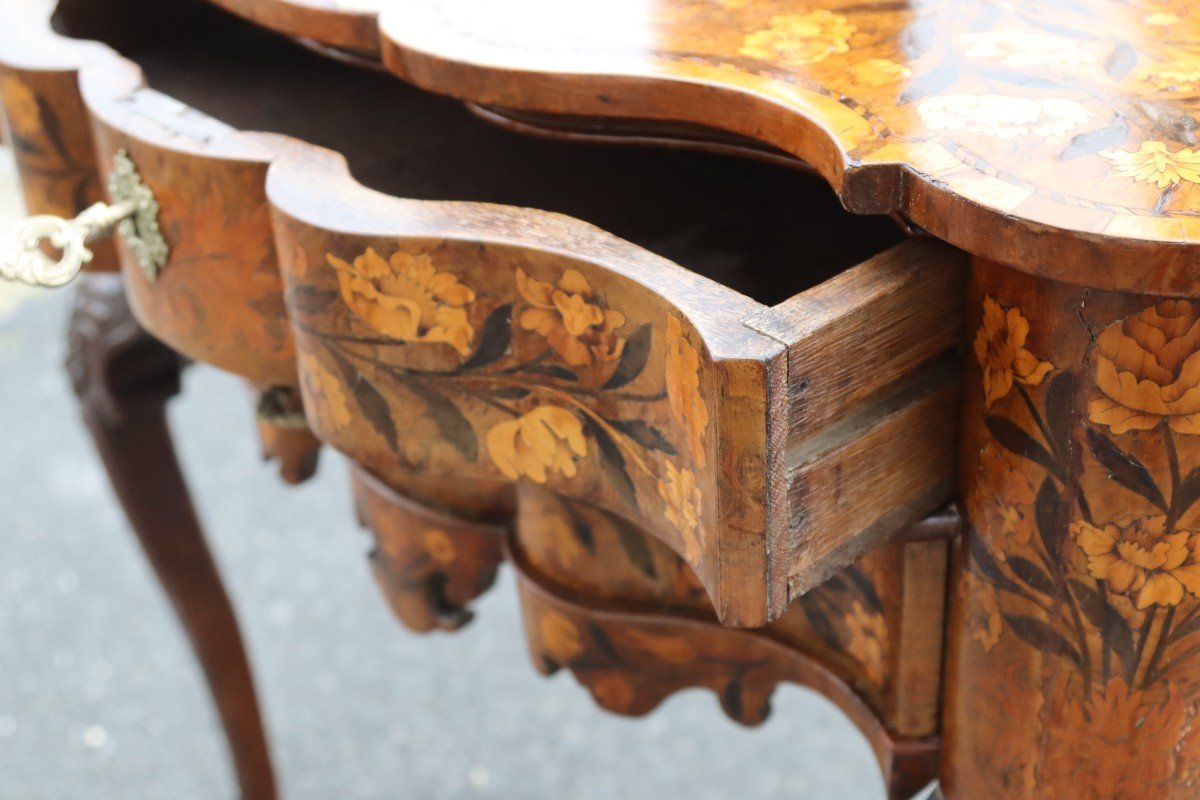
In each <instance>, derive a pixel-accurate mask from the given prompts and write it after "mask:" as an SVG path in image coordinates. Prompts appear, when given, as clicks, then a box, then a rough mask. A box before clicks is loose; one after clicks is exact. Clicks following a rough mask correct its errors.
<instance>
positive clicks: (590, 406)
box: [289, 248, 710, 564]
mask: <svg viewBox="0 0 1200 800" xmlns="http://www.w3.org/2000/svg"><path fill="white" fill-rule="evenodd" d="M326 260H327V262H328V264H329V266H330V267H332V271H333V275H334V276H336V280H337V292H336V296H337V297H340V299H341V301H342V303H343V304H344V307H345V309H346V310H348V311H349V316H348V317H347V316H345V315H344V314H338V313H336V312H335V313H334V314H332V315H330V314H316V313H315V312H316V311H319V310H320V309H313V308H312V304H313V303H314V302H316V301H315V300H314V299H312V298H320V297H328V295H329V293H328V292H327V290H323V289H321V288H320V287H318V286H295V285H293V286H291V287H290V290H289V291H290V292H291V293H292V296H293V297H294V298H301V297H303V298H306V299H303V300H301V299H295V300H294V301H293V302H295V303H300V304H301V305H303V307H304V309H305V311H307V312H309V313H310V314H313V315H314V316H313V320H314V321H320V322H321V323H322V326H323V325H324V324H328V320H329V319H331V318H344V319H345V325H346V327H347V329H348V331H349V332H348V333H347V332H344V331H338V332H325V331H323V330H320V329H319V328H318V326H316V325H311V324H308V323H303V325H302V327H303V330H304V331H305V333H306V334H308V335H310V336H313V337H315V338H317V339H318V340H319V341H321V342H322V343H323V345H324V350H325V352H326V353H327V355H328V358H319V357H318V352H319V351H313V350H305V351H303V353H302V355H301V358H300V363H299V366H300V374H301V381H302V388H303V396H304V398H305V403H306V409H307V411H308V414H309V418H310V421H311V422H312V424H313V426H314V428H316V429H317V430H319V431H323V432H325V433H327V434H336V433H337V432H338V431H340V430H342V429H344V428H347V427H349V426H350V425H351V424H352V423H353V422H354V421H355V420H365V421H366V422H367V423H369V424H370V425H371V426H372V427H373V428H374V429H375V431H376V432H377V433H378V434H380V435H381V436H382V437H383V438H384V440H385V441H386V442H387V443H388V444H389V445H390V446H391V447H392V449H393V450H395V451H396V452H397V454H398V455H401V454H403V455H404V456H405V457H407V452H408V450H409V445H410V444H411V443H412V442H415V441H420V442H422V443H424V445H425V450H426V451H429V452H434V450H435V445H436V452H437V453H441V454H443V455H438V456H430V455H428V454H427V455H426V457H425V461H426V462H427V461H428V459H429V458H431V457H437V458H444V457H446V456H445V454H447V453H449V452H450V451H456V452H457V453H458V454H459V455H460V456H461V457H462V458H463V459H465V461H466V462H468V463H478V461H479V459H480V456H481V455H483V456H485V457H486V458H487V459H488V460H490V462H491V466H492V467H493V468H494V470H495V473H496V474H498V475H501V476H503V477H505V478H507V479H509V480H528V481H532V482H534V483H539V484H548V483H552V482H554V483H562V482H569V481H572V480H574V479H576V478H577V477H578V476H579V475H580V473H581V469H582V463H583V462H584V461H585V460H591V461H593V462H594V465H595V467H596V468H597V469H596V471H595V472H594V473H590V474H592V475H598V476H600V477H602V478H603V479H604V481H605V483H606V485H607V488H608V489H610V490H611V493H612V494H613V495H615V496H616V497H618V498H620V500H622V501H623V502H624V503H626V504H627V506H628V507H629V508H631V509H632V510H634V511H641V506H642V504H643V503H647V502H649V503H652V504H653V505H654V506H656V507H657V510H656V511H655V512H653V513H654V514H656V515H657V517H658V519H659V520H661V521H662V525H663V527H664V528H673V529H674V530H675V531H676V532H677V533H678V542H679V547H680V550H681V552H683V553H684V554H685V557H686V558H687V560H688V561H689V562H691V563H693V564H695V563H698V562H699V561H700V559H701V558H702V557H703V553H704V550H705V547H704V523H703V507H704V502H703V501H704V497H703V488H702V486H701V483H700V481H699V480H698V478H697V472H696V471H697V469H699V468H702V467H704V466H705V464H706V462H707V460H708V454H707V447H708V445H707V436H708V427H709V421H710V413H709V408H708V405H707V403H706V401H705V399H704V396H703V393H702V391H701V366H702V360H701V356H700V352H699V350H698V349H697V347H696V345H694V344H693V343H692V341H691V338H690V337H691V336H692V334H691V332H690V331H689V330H688V329H687V328H685V326H684V323H683V322H682V321H681V319H680V318H679V317H677V316H675V315H674V314H672V313H667V314H665V315H663V317H661V320H662V322H661V324H660V325H658V326H655V325H652V324H651V323H643V324H641V325H638V326H634V325H632V324H631V323H630V322H629V320H628V318H627V317H626V315H625V314H624V313H623V312H622V311H620V310H618V309H616V308H613V307H611V306H610V305H609V304H608V302H607V300H606V298H605V297H604V295H603V293H602V291H600V290H599V289H598V288H597V286H596V285H595V284H593V282H592V279H589V277H588V276H587V275H585V274H584V273H583V272H581V271H580V270H577V269H565V270H562V271H561V272H554V273H551V274H538V273H535V272H534V271H533V270H532V269H531V268H530V267H528V266H523V267H517V268H516V269H515V270H514V272H513V273H512V274H511V281H512V283H511V284H509V286H508V288H507V289H505V288H504V287H503V284H501V286H500V292H499V294H500V297H496V296H495V292H493V293H492V296H489V297H481V294H480V292H477V291H476V289H477V287H473V286H471V285H468V283H467V282H464V281H463V280H462V279H460V277H459V276H457V275H455V274H454V273H452V272H449V271H445V270H443V269H441V268H439V264H438V261H437V254H436V251H433V252H417V253H414V252H405V251H403V250H399V251H397V252H394V253H392V254H391V255H390V256H388V257H386V258H385V257H384V256H383V255H381V254H380V253H379V252H377V251H376V250H375V249H373V248H367V249H366V250H365V251H364V252H362V253H361V254H360V255H358V256H356V257H354V258H353V259H343V258H340V257H338V256H336V255H334V254H328V255H327V258H326ZM307 275H308V272H307V271H306V272H304V274H303V275H299V276H297V277H306V276H307ZM322 292H325V294H322ZM332 300H333V298H332V297H329V298H328V299H327V300H325V301H324V302H326V303H329V302H331V301H332ZM505 300H509V302H505ZM489 309H490V310H489ZM414 348H416V349H414ZM446 348H448V350H447V349H446ZM398 354H407V355H405V357H404V358H402V359H401V358H397V355H398ZM655 354H657V358H653V357H652V356H655ZM438 364H443V365H446V364H448V366H442V367H437V366H436V365H438ZM643 376H646V378H651V376H654V380H644V379H643ZM635 381H638V384H637V385H639V386H642V387H647V388H651V389H652V388H653V387H654V386H655V384H657V385H658V386H661V389H660V390H659V391H657V392H654V391H649V392H647V391H640V390H630V389H629V388H628V387H629V386H630V385H631V384H633V383H634V382H635ZM397 390H399V392H397ZM396 397H404V398H405V400H406V401H409V402H412V401H415V402H416V403H417V404H418V408H419V407H420V405H422V404H423V405H424V406H425V409H426V411H427V416H426V417H425V418H424V419H425V420H426V421H427V422H431V423H432V426H433V428H435V429H436V433H435V434H434V435H433V436H432V437H431V436H430V434H431V431H430V429H429V428H428V427H426V426H424V425H418V426H409V427H402V425H401V423H400V420H399V414H397V413H395V412H394V410H393V403H394V402H395V398H396ZM498 417H499V418H498ZM663 423H667V424H665V425H664V424H663ZM447 445H448V446H449V450H447ZM439 552H441V551H439Z"/></svg>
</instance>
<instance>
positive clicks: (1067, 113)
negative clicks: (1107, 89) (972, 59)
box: [917, 94, 1091, 142]
mask: <svg viewBox="0 0 1200 800" xmlns="http://www.w3.org/2000/svg"><path fill="white" fill-rule="evenodd" d="M917 113H919V114H920V115H921V120H922V122H924V123H925V126H926V127H927V128H929V129H930V130H935V131H936V130H947V131H966V132H967V133H975V134H981V135H986V136H994V137H996V138H998V139H1015V138H1017V137H1020V136H1037V137H1040V138H1042V139H1046V140H1047V141H1050V142H1057V141H1061V140H1063V138H1064V137H1065V136H1066V135H1067V134H1069V133H1071V132H1072V131H1074V130H1075V129H1076V128H1078V127H1080V126H1081V125H1084V124H1085V123H1087V121H1088V120H1089V119H1091V112H1090V111H1088V110H1087V109H1086V108H1085V107H1084V106H1082V105H1081V104H1079V103H1077V102H1075V101H1074V100H1067V99H1065V98H1060V97H1039V98H1033V97H1015V96H1011V95H1001V94H946V95H939V96H936V97H931V98H929V99H927V100H923V101H921V103H920V104H919V105H918V106H917Z"/></svg>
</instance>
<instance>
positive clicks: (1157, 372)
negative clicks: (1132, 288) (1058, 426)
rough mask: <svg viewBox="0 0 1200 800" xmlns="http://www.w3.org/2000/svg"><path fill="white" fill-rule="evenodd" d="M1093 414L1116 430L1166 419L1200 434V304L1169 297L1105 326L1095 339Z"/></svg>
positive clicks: (1147, 427) (1153, 424) (1147, 426)
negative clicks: (1097, 391) (1100, 394)
mask: <svg viewBox="0 0 1200 800" xmlns="http://www.w3.org/2000/svg"><path fill="white" fill-rule="evenodd" d="M1096 356H1097V358H1096V385H1097V387H1098V388H1099V389H1100V391H1101V393H1102V396H1101V397H1098V398H1096V399H1095V400H1092V401H1091V402H1090V403H1089V404H1088V416H1089V417H1090V418H1091V420H1092V421H1093V422H1095V423H1097V424H1100V425H1105V426H1107V427H1109V428H1111V429H1112V432H1113V433H1114V434H1118V435H1119V434H1123V433H1126V432H1128V431H1134V430H1140V431H1144V430H1151V429H1152V428H1155V427H1158V426H1159V425H1160V424H1163V423H1165V424H1167V425H1169V426H1170V427H1171V429H1172V430H1174V431H1176V432H1177V433H1183V434H1200V308H1198V307H1197V306H1196V305H1194V304H1192V303H1191V302H1189V301H1187V300H1164V301H1163V302H1161V303H1158V304H1157V305H1154V306H1151V307H1150V308H1147V309H1145V310H1143V311H1142V312H1141V313H1139V314H1137V315H1135V316H1131V317H1129V318H1128V319H1126V320H1123V321H1121V322H1117V323H1114V324H1112V325H1109V326H1108V327H1107V328H1105V329H1104V330H1103V331H1102V332H1101V333H1100V336H1099V337H1097V339H1096Z"/></svg>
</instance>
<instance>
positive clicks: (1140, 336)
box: [956, 292, 1200, 800]
mask: <svg viewBox="0 0 1200 800" xmlns="http://www.w3.org/2000/svg"><path fill="white" fill-rule="evenodd" d="M1017 294H1018V296H1023V295H1021V294H1020V293H1019V292H1017ZM981 299H982V302H981V308H980V310H979V311H980V313H979V322H978V328H977V329H976V339H975V355H976V357H977V362H978V365H979V372H978V373H977V377H976V380H978V381H979V383H978V384H976V385H975V387H974V388H973V389H972V391H973V392H975V393H977V394H976V397H977V398H978V400H977V401H975V402H976V403H977V405H976V404H973V403H972V404H968V408H977V409H980V410H982V412H983V418H982V423H983V424H982V427H981V428H978V429H976V428H975V424H974V423H972V422H971V421H968V422H967V424H966V430H967V431H968V433H967V436H968V438H969V441H971V442H974V443H976V444H971V445H969V446H968V449H969V451H970V453H971V456H970V458H969V462H968V463H969V466H968V467H967V469H968V470H969V471H968V474H967V475H966V476H965V477H964V498H963V499H964V508H965V512H966V515H965V516H966V519H967V521H968V523H969V525H968V530H967V533H966V548H965V550H966V554H965V561H966V573H965V575H964V576H963V577H962V578H961V580H960V581H959V585H958V590H957V592H956V594H957V596H958V603H959V606H960V608H961V610H962V611H961V619H962V622H963V625H964V629H965V642H964V643H963V644H962V645H961V648H962V655H961V656H960V657H961V658H962V664H964V665H966V666H964V667H963V672H962V676H963V678H962V679H965V680H978V679H979V676H981V675H985V674H986V675H987V676H988V677H987V680H988V681H995V680H998V676H1001V675H1003V676H1006V677H1005V680H1006V681H1008V684H1007V685H1008V688H1007V689H1006V690H1005V691H1006V692H1007V693H1008V696H1007V697H1005V698H1004V699H1003V700H1000V701H998V702H999V703H1000V706H999V707H993V708H990V709H988V708H985V703H986V701H985V700H984V699H983V695H986V694H987V693H988V691H990V689H988V688H985V689H983V690H982V691H981V692H980V693H979V694H972V696H971V697H969V698H967V699H963V700H960V701H958V702H959V706H960V707H961V712H960V714H961V716H960V717H959V719H967V718H970V719H972V720H974V721H975V725H976V727H975V728H974V729H973V731H972V732H971V733H970V734H964V737H965V739H966V740H969V745H968V746H969V747H982V746H983V745H984V742H985V741H987V742H988V745H987V747H988V748H989V749H986V750H978V751H973V752H972V755H971V757H970V758H968V759H967V760H966V761H964V762H963V763H964V766H963V767H962V775H969V774H974V773H973V772H972V770H975V769H980V770H984V771H985V772H982V773H979V774H981V775H982V774H987V775H989V776H990V778H989V779H988V780H990V781H991V785H999V789H998V792H997V794H996V796H997V797H999V798H1002V799H1004V800H1009V799H1012V800H1015V799H1017V798H1020V800H1032V798H1039V799H1040V798H1054V800H1066V798H1068V797H1072V798H1073V797H1085V798H1088V800H1099V798H1119V799H1120V800H1142V798H1154V800H1160V799H1161V800H1166V799H1167V798H1172V800H1176V799H1178V798H1184V797H1191V796H1192V794H1191V792H1192V790H1193V789H1194V786H1193V785H1192V784H1191V783H1177V782H1175V781H1178V780H1180V779H1179V778H1178V776H1180V775H1185V774H1186V775H1196V774H1200V772H1198V770H1200V751H1198V750H1197V749H1196V746H1195V742H1193V741H1192V738H1191V737H1189V736H1188V735H1187V726H1188V723H1187V722H1186V720H1187V719H1189V718H1190V715H1193V714H1194V713H1195V708H1194V705H1193V704H1192V703H1191V701H1190V700H1189V699H1188V698H1190V697H1194V696H1195V691H1196V690H1197V689H1200V668H1198V666H1197V663H1196V653H1197V652H1198V651H1200V424H1197V420H1198V419H1200V311H1197V308H1196V306H1195V305H1194V304H1193V303H1192V302H1191V301H1189V300H1183V299H1166V300H1157V301H1155V300H1154V299H1153V298H1151V299H1149V300H1145V301H1141V300H1137V299H1135V298H1128V299H1124V298H1122V300H1121V301H1118V300H1116V299H1114V298H1113V296H1102V295H1098V294H1095V293H1093V294H1091V295H1090V296H1085V298H1084V299H1083V300H1081V301H1080V300H1076V301H1073V302H1067V303H1064V305H1065V306H1066V309H1067V310H1066V311H1065V312H1056V311H1054V310H1053V309H1051V311H1050V312H1049V313H1051V314H1053V313H1060V314H1061V315H1062V316H1061V317H1059V318H1058V319H1056V320H1055V321H1053V322H1051V321H1049V320H1045V319H1040V318H1039V315H1040V314H1043V313H1046V312H1045V311H1044V309H1042V310H1034V309H1032V308H1028V309H1027V308H1022V307H1021V306H1019V305H1015V304H1010V303H1007V302H1005V299H1004V298H1003V297H1001V296H998V295H993V294H984V296H983V297H982V298H981ZM1135 302H1136V303H1137V304H1136V305H1135V306H1133V307H1132V308H1130V307H1129V306H1130V305H1131V304H1132V303H1135ZM1080 309H1082V310H1080ZM1122 309H1124V310H1122ZM976 447H978V449H976ZM1039 665H1040V666H1039ZM966 676H971V677H969V678H968V677H966ZM972 685H973V686H974V685H975V684H974V683H973V684H972ZM1022 719H1024V722H1022V723H1021V724H1022V725H1026V726H1027V727H1026V728H1025V731H1026V732H1025V734H1023V735H1021V736H1017V735H1016V734H1012V735H1010V734H1001V733H998V732H997V731H999V730H1000V729H1005V730H1007V729H1008V728H1009V727H1010V726H1012V725H1013V724H1015V722H1014V720H1022ZM1030 732H1032V733H1030ZM1043 735H1046V736H1053V738H1054V741H1055V742H1056V746H1055V752H1056V755H1055V756H1054V757H1053V758H1050V757H1042V755H1043V754H1039V751H1038V749H1037V747H1036V746H1035V744H1034V743H1035V742H1037V741H1038V738H1037V737H1039V736H1043ZM1135 751H1136V752H1137V753H1141V754H1142V755H1140V756H1139V755H1135ZM1143 757H1144V758H1145V759H1146V761H1145V764H1143V762H1142V760H1141V759H1142V758H1143ZM1114 764H1117V765H1119V766H1114ZM1134 765H1136V767H1135V766H1134ZM1084 775H1087V776H1088V786H1089V789H1088V792H1089V793H1085V794H1082V795H1078V794H1068V793H1064V792H1067V791H1068V790H1069V791H1071V792H1074V791H1075V789H1076V788H1077V787H1076V786H1075V782H1076V781H1078V779H1079V778H1080V777H1082V776H1084ZM964 780H965V779H964ZM967 783H968V785H969V781H968V782H967Z"/></svg>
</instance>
